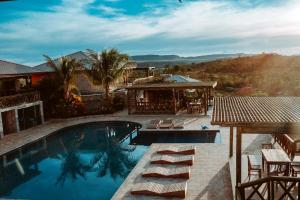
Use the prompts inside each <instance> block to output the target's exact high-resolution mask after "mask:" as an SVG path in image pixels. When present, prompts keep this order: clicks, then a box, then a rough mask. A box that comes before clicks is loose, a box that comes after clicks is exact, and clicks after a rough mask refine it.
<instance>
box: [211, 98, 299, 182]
mask: <svg viewBox="0 0 300 200" xmlns="http://www.w3.org/2000/svg"><path fill="white" fill-rule="evenodd" d="M211 124H213V125H220V126H224V127H230V145H229V154H230V155H229V156H230V157H232V154H233V131H234V127H236V184H237V185H238V183H241V170H242V135H243V134H251V133H256V134H285V133H292V132H294V130H299V129H298V127H299V124H300V97H217V98H214V109H213V116H212V121H211ZM294 134H295V133H294ZM298 134H300V133H298Z"/></svg>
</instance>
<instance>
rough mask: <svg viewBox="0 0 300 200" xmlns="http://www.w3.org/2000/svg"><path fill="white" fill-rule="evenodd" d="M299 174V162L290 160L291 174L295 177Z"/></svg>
mask: <svg viewBox="0 0 300 200" xmlns="http://www.w3.org/2000/svg"><path fill="white" fill-rule="evenodd" d="M298 174H300V163H299V162H292V163H291V175H292V176H294V177H297V176H298Z"/></svg>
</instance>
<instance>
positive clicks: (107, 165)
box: [90, 128, 137, 179]
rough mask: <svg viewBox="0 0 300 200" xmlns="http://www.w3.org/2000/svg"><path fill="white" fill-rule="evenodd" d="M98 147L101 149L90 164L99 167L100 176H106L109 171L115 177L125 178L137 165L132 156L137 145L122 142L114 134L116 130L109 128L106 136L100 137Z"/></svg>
mask: <svg viewBox="0 0 300 200" xmlns="http://www.w3.org/2000/svg"><path fill="white" fill-rule="evenodd" d="M97 149H98V150H99V151H98V152H97V153H96V154H95V156H94V157H93V159H92V160H91V163H90V166H91V167H92V168H95V167H96V168H97V170H98V177H103V176H105V175H106V174H107V173H108V172H109V173H110V176H111V177H112V178H113V179H116V178H117V177H121V178H125V177H126V176H127V175H128V174H129V172H130V171H131V170H132V168H133V167H134V166H135V165H136V162H137V161H136V160H135V159H133V158H132V157H131V156H130V152H132V151H134V150H135V147H132V146H127V145H124V144H121V143H120V142H119V141H118V139H117V138H116V136H115V134H114V130H113V129H110V128H108V129H107V132H106V134H105V137H104V138H103V137H102V135H101V137H99V138H98V144H97Z"/></svg>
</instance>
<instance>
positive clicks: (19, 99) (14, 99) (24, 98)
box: [0, 91, 40, 109]
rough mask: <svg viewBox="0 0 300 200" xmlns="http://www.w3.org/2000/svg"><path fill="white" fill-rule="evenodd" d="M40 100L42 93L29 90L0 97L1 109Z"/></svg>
mask: <svg viewBox="0 0 300 200" xmlns="http://www.w3.org/2000/svg"><path fill="white" fill-rule="evenodd" d="M39 100H40V93H39V92H37V91H35V92H27V93H21V94H15V95H10V96H4V97H0V109H1V108H8V107H12V106H17V105H20V104H23V103H32V102H36V101H39Z"/></svg>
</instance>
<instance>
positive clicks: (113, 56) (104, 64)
mask: <svg viewBox="0 0 300 200" xmlns="http://www.w3.org/2000/svg"><path fill="white" fill-rule="evenodd" d="M88 54H89V56H90V58H91V60H92V77H93V78H94V79H95V80H97V81H100V82H101V83H102V85H103V86H104V89H105V96H106V100H107V102H108V103H110V101H109V88H110V85H111V84H112V83H113V82H115V81H116V80H117V79H119V78H120V77H121V76H122V75H123V72H124V69H125V67H126V66H127V65H128V55H126V54H120V53H119V52H118V50H116V49H109V50H103V51H102V52H100V53H97V52H95V51H92V50H88Z"/></svg>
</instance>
